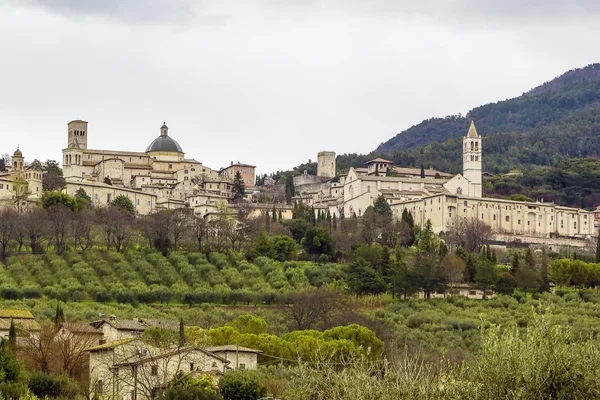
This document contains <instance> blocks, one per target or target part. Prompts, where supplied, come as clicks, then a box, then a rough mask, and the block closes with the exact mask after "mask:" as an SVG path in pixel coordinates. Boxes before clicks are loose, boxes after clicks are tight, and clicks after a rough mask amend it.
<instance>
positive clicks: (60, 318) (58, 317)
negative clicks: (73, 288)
mask: <svg viewBox="0 0 600 400" xmlns="http://www.w3.org/2000/svg"><path fill="white" fill-rule="evenodd" d="M63 322H65V313H64V311H63V309H62V307H61V305H60V302H58V303H56V312H55V314H54V324H55V325H60V324H62V323H63Z"/></svg>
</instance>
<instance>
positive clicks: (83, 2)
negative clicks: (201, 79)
mask: <svg viewBox="0 0 600 400" xmlns="http://www.w3.org/2000/svg"><path fill="white" fill-rule="evenodd" d="M2 2H5V3H8V4H14V5H19V6H30V7H31V6H33V7H38V8H42V9H45V10H47V11H50V12H54V13H57V14H60V15H64V16H67V17H79V16H95V17H104V18H109V19H114V20H119V21H122V22H138V23H141V22H151V23H191V22H196V23H197V22H200V23H217V24H218V23H223V22H224V21H226V20H228V18H229V17H230V16H231V15H236V14H243V13H245V12H247V11H248V10H254V11H257V12H265V11H271V12H273V11H274V12H284V13H285V14H286V15H290V14H291V15H298V16H300V17H301V16H305V15H307V14H311V13H327V14H355V15H363V16H367V15H377V16H382V17H395V16H405V15H418V16H424V17H428V18H435V19H438V20H440V21H442V22H446V23H448V24H457V23H458V24H461V26H463V27H464V28H466V29H468V27H469V25H466V26H465V25H464V24H471V25H473V26H480V25H485V24H495V23H500V24H510V23H513V22H515V23H522V22H523V21H528V22H530V23H539V22H544V21H548V20H554V19H561V20H565V19H572V18H595V17H598V16H600V1H598V0H572V1H565V0H527V1H523V0H418V1H415V0H368V1H365V0H257V1H256V3H253V4H252V3H249V2H248V1H247V0H0V3H2ZM224 10H226V11H224Z"/></svg>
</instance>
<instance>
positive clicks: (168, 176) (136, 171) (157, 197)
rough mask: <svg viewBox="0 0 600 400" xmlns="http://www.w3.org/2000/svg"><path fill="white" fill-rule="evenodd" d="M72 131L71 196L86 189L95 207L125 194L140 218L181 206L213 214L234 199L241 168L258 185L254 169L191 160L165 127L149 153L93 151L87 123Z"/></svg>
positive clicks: (67, 156) (67, 161) (72, 125)
mask: <svg viewBox="0 0 600 400" xmlns="http://www.w3.org/2000/svg"><path fill="white" fill-rule="evenodd" d="M67 127H68V129H67V137H68V140H67V147H66V148H64V149H63V151H62V153H63V160H62V161H63V175H64V177H65V179H66V181H67V193H69V194H71V195H73V194H74V193H75V192H77V190H79V189H80V188H81V189H84V190H85V191H86V193H88V195H89V196H90V197H91V198H92V201H93V202H94V204H96V205H100V206H101V205H105V204H108V203H110V202H111V201H112V200H114V198H115V197H116V196H119V195H124V196H127V197H129V198H130V199H131V200H132V202H133V204H134V206H135V207H136V210H137V212H138V213H140V214H147V213H150V212H153V211H155V210H157V209H171V208H180V207H194V208H196V207H198V209H199V210H200V209H201V210H202V211H203V212H208V211H210V210H213V209H216V205H217V203H218V202H227V201H228V200H229V198H230V197H231V188H232V186H233V176H234V175H235V172H236V171H237V170H240V171H243V173H244V174H243V179H244V183H245V184H246V187H250V186H253V185H254V179H255V178H254V176H255V167H254V166H252V165H248V164H240V163H237V164H234V163H233V162H232V163H231V165H230V166H228V167H227V168H223V169H221V170H213V169H211V168H209V167H207V166H205V165H203V164H202V163H201V162H200V161H197V160H195V159H193V158H186V156H185V153H184V151H183V149H182V148H181V146H180V145H179V143H177V141H176V140H175V139H173V138H172V137H171V136H170V135H169V128H168V127H167V125H166V124H165V123H163V125H162V126H161V127H160V135H159V136H158V137H157V138H156V139H154V140H153V141H152V142H151V143H150V144H149V145H148V147H147V148H146V150H145V151H144V152H131V151H122V150H94V149H89V148H88V123H87V122H86V121H82V120H75V121H71V122H69V124H68V125H67ZM232 172H233V173H232Z"/></svg>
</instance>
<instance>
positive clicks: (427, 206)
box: [297, 122, 596, 243]
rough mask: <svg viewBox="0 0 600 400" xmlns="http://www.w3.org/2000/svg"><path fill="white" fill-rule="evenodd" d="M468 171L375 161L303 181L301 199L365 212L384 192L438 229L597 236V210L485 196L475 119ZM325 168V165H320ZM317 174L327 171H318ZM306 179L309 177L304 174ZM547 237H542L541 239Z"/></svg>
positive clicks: (334, 209)
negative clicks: (467, 225) (471, 222)
mask: <svg viewBox="0 0 600 400" xmlns="http://www.w3.org/2000/svg"><path fill="white" fill-rule="evenodd" d="M462 149H463V173H462V174H456V175H450V174H446V173H443V172H439V171H435V170H433V169H426V170H424V174H425V177H421V170H420V169H418V168H400V167H397V166H395V165H394V163H393V162H392V161H388V160H384V159H374V160H371V161H369V162H367V163H366V164H365V166H364V167H363V168H351V169H350V170H349V171H348V174H347V175H341V176H339V177H337V178H335V179H325V178H323V179H322V182H321V183H320V185H319V186H318V187H317V186H315V185H314V184H312V185H306V186H305V187H307V188H308V189H309V190H306V191H303V187H304V186H302V185H300V187H299V190H297V193H299V195H298V196H297V199H298V200H301V201H304V202H307V203H309V204H310V205H313V206H314V207H315V208H318V209H327V210H329V211H330V213H331V214H332V215H336V216H337V217H340V215H341V214H342V213H343V214H344V216H345V217H350V216H353V215H356V216H357V217H360V216H361V215H363V213H364V212H365V210H366V209H367V207H369V206H371V205H373V202H374V201H375V199H377V197H379V196H380V195H383V196H384V197H385V198H386V199H387V200H388V202H389V204H390V207H391V209H392V212H393V214H394V216H396V217H397V218H400V217H401V215H402V213H403V211H404V210H408V211H410V212H411V213H412V215H413V218H414V220H415V223H416V224H418V225H421V226H423V225H424V224H425V222H426V221H427V220H431V223H432V225H433V230H434V231H435V232H436V233H439V232H442V231H447V230H448V229H449V228H450V227H451V226H452V225H453V224H454V223H455V222H456V219H457V218H480V219H481V220H483V221H484V222H485V223H486V224H488V225H490V226H491V227H492V229H493V231H494V232H495V233H496V234H497V235H506V236H515V237H521V238H522V240H523V241H528V239H527V238H532V240H533V242H537V243H539V242H540V241H542V242H547V243H550V242H552V241H553V240H554V239H555V238H570V239H587V238H590V237H591V236H593V235H596V231H595V229H594V221H593V213H592V212H590V211H586V210H582V209H577V208H571V207H563V206H559V205H556V204H554V203H545V202H534V203H529V202H522V201H512V200H504V199H496V198H487V197H483V195H482V186H483V185H482V138H481V136H480V135H479V134H478V133H477V130H476V128H475V124H474V123H473V122H472V123H471V126H470V128H469V131H468V132H467V134H466V136H465V137H464V138H463V147H462ZM319 167H320V164H319ZM317 175H322V174H320V173H317ZM303 181H307V179H306V178H303ZM542 238H543V239H542Z"/></svg>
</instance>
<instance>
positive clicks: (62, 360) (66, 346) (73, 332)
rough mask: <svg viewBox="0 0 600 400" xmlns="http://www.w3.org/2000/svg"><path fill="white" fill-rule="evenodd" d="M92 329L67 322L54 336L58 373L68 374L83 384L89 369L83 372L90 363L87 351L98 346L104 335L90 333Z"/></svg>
mask: <svg viewBox="0 0 600 400" xmlns="http://www.w3.org/2000/svg"><path fill="white" fill-rule="evenodd" d="M91 329H92V328H91V327H90V326H89V325H87V324H85V323H71V322H66V323H63V324H62V325H61V326H60V329H58V330H56V334H55V336H54V345H55V346H54V353H55V355H56V356H57V358H58V360H57V361H58V362H57V369H58V372H60V373H62V374H66V375H68V376H70V377H71V378H73V379H75V380H77V381H79V382H81V381H82V380H83V379H82V378H83V376H84V375H85V373H87V372H89V367H88V368H85V370H86V371H82V369H83V368H82V367H83V366H85V365H86V364H87V363H88V361H89V360H88V354H87V349H89V348H90V347H92V346H95V345H97V344H98V338H99V337H102V335H97V334H94V333H90V330H91Z"/></svg>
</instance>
